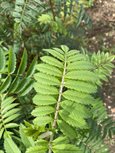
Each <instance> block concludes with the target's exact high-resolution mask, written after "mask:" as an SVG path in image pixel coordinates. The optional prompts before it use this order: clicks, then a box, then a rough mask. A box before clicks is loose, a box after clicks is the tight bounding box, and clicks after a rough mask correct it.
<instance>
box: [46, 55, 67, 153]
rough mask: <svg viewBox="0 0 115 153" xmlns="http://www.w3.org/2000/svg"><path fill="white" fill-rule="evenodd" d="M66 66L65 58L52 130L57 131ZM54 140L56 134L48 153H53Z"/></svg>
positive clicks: (52, 136)
mask: <svg viewBox="0 0 115 153" xmlns="http://www.w3.org/2000/svg"><path fill="white" fill-rule="evenodd" d="M66 66H67V63H66V57H65V63H64V70H63V75H62V80H61V85H60V89H59V96H58V101H57V104H56V112H55V116H54V121H53V124H52V129H56V126H57V120H58V114H59V108H60V102H61V98H62V93H63V87H64V78H65V74H66ZM53 138H54V133H53V134H52V135H51V136H50V141H49V152H48V153H52V148H51V147H52V146H51V142H52V141H53Z"/></svg>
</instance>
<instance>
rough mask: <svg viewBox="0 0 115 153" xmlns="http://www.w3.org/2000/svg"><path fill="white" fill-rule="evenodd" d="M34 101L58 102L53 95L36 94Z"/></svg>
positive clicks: (46, 103) (42, 102)
mask: <svg viewBox="0 0 115 153" xmlns="http://www.w3.org/2000/svg"><path fill="white" fill-rule="evenodd" d="M33 102H34V104H36V105H52V104H56V102H57V101H56V99H55V98H54V97H52V96H48V95H45V96H44V95H36V96H35V97H34V98H33Z"/></svg>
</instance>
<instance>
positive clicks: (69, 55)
mask: <svg viewBox="0 0 115 153" xmlns="http://www.w3.org/2000/svg"><path fill="white" fill-rule="evenodd" d="M78 53H79V51H78V50H70V51H69V52H68V54H67V57H68V58H69V57H73V56H75V55H76V54H78Z"/></svg>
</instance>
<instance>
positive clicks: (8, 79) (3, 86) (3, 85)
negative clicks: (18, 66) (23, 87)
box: [0, 76, 11, 93]
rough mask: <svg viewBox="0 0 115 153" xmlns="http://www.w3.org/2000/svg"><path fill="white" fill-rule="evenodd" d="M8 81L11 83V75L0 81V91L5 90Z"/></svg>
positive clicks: (8, 84) (8, 83)
mask: <svg viewBox="0 0 115 153" xmlns="http://www.w3.org/2000/svg"><path fill="white" fill-rule="evenodd" d="M10 83H11V76H8V77H7V78H6V80H5V81H4V82H3V83H2V85H1V87H0V92H1V93H3V92H4V91H6V90H7V89H8V87H9V86H10Z"/></svg>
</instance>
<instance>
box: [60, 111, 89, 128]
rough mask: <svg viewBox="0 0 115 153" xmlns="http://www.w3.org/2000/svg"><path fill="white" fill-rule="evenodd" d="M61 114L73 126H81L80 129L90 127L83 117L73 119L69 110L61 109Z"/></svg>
mask: <svg viewBox="0 0 115 153" xmlns="http://www.w3.org/2000/svg"><path fill="white" fill-rule="evenodd" d="M59 114H60V116H61V118H62V119H63V120H64V121H65V122H67V123H68V124H69V125H70V126H72V127H76V128H80V129H87V128H88V126H87V123H86V121H85V120H84V119H83V118H76V119H73V118H72V117H70V116H69V115H70V113H69V112H67V111H63V110H61V111H60V112H59Z"/></svg>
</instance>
